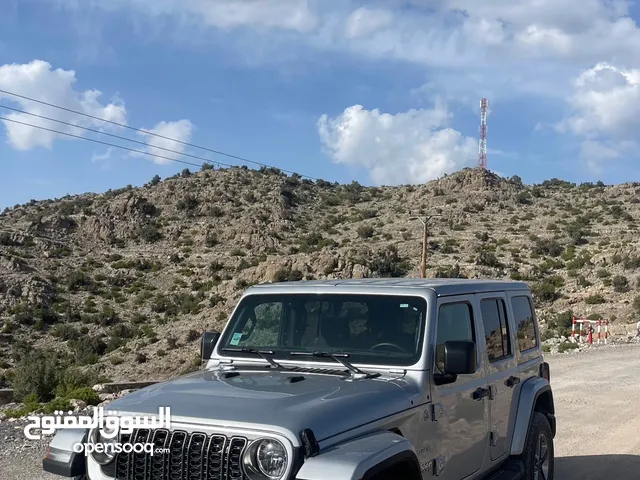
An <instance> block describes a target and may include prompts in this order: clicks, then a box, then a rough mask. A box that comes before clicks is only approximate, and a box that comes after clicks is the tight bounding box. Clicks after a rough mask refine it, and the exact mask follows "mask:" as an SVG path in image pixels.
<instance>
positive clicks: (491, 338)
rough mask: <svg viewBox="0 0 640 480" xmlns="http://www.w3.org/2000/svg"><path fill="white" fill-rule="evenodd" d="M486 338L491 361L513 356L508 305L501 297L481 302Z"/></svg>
mask: <svg viewBox="0 0 640 480" xmlns="http://www.w3.org/2000/svg"><path fill="white" fill-rule="evenodd" d="M480 310H481V312H482V324H483V325H484V338H485V341H486V343H487V355H488V356H489V361H490V362H496V361H498V360H501V359H503V358H505V357H509V356H511V340H510V338H509V325H508V323H507V315H506V311H507V309H506V305H505V304H504V300H502V299H501V298H490V299H489V298H487V299H485V300H482V301H481V302H480Z"/></svg>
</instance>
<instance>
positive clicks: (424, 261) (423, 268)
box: [410, 213, 440, 278]
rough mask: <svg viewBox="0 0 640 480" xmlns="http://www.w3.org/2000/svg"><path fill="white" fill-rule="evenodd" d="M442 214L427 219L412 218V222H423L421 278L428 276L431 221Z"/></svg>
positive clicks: (429, 216)
mask: <svg viewBox="0 0 640 480" xmlns="http://www.w3.org/2000/svg"><path fill="white" fill-rule="evenodd" d="M439 216H440V214H438V213H435V214H432V215H428V216H426V217H418V216H415V217H410V220H420V222H422V227H423V228H422V258H421V259H420V278H425V277H426V275H427V247H428V245H429V228H428V227H429V220H431V219H432V218H433V217H439Z"/></svg>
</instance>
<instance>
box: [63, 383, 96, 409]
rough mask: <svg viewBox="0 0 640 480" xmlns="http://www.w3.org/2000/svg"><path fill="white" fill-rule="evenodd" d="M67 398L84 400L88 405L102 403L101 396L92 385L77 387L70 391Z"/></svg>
mask: <svg viewBox="0 0 640 480" xmlns="http://www.w3.org/2000/svg"><path fill="white" fill-rule="evenodd" d="M65 398H66V399H67V400H71V399H76V400H82V401H83V402H85V403H86V404H87V405H98V404H99V403H100V396H99V395H98V394H97V393H96V392H95V391H94V390H93V388H91V387H82V388H76V389H75V390H72V391H70V392H69V393H68V394H67V395H66V397H65Z"/></svg>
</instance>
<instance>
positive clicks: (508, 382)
mask: <svg viewBox="0 0 640 480" xmlns="http://www.w3.org/2000/svg"><path fill="white" fill-rule="evenodd" d="M519 383H520V379H519V378H518V377H514V376H513V375H511V376H510V377H509V378H507V380H506V381H505V382H504V384H505V385H506V386H507V387H509V388H511V387H513V386H514V385H517V384H519Z"/></svg>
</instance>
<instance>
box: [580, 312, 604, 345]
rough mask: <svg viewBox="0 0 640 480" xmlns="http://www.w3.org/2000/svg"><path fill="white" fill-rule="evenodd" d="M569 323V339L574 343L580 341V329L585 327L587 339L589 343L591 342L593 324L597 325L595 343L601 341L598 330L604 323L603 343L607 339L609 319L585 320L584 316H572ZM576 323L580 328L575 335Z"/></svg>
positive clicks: (599, 330)
mask: <svg viewBox="0 0 640 480" xmlns="http://www.w3.org/2000/svg"><path fill="white" fill-rule="evenodd" d="M571 323H572V325H571V339H572V340H573V341H574V342H576V343H582V331H583V330H584V329H585V328H586V331H587V341H588V342H589V343H593V334H594V332H595V330H594V328H593V325H596V327H597V335H598V336H597V339H598V341H597V343H598V345H600V343H601V342H602V337H601V335H600V332H601V330H602V326H603V325H604V343H605V344H607V340H608V339H609V319H608V318H605V319H600V320H587V319H585V318H584V317H580V318H576V317H573V319H572V322H571ZM576 324H577V325H578V326H579V328H580V332H579V334H577V335H576Z"/></svg>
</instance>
